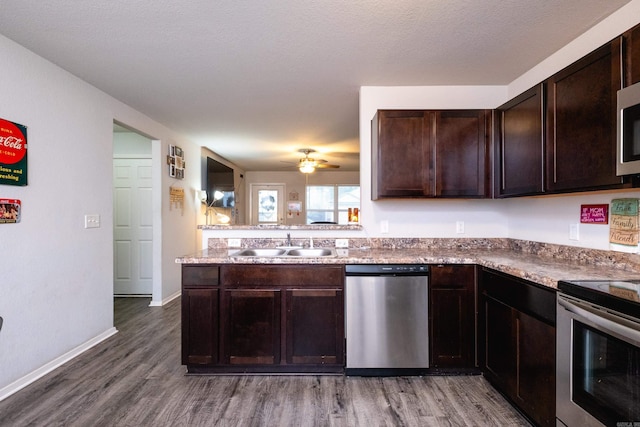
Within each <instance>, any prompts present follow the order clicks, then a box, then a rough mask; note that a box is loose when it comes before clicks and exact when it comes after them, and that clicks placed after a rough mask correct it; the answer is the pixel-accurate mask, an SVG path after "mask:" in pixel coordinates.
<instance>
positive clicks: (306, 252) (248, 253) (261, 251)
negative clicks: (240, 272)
mask: <svg viewBox="0 0 640 427" xmlns="http://www.w3.org/2000/svg"><path fill="white" fill-rule="evenodd" d="M335 254H336V253H335V251H334V250H333V249H331V248H296V249H289V250H286V249H279V248H275V249H273V248H255V249H254V248H252V249H243V250H241V251H239V252H236V253H235V254H233V255H232V256H234V257H307V258H314V257H328V256H334V255H335Z"/></svg>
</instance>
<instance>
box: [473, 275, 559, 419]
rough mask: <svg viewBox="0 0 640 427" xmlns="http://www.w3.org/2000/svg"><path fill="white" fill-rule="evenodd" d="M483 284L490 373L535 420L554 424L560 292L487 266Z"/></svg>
mask: <svg viewBox="0 0 640 427" xmlns="http://www.w3.org/2000/svg"><path fill="white" fill-rule="evenodd" d="M480 289H481V292H480V316H479V317H480V319H481V326H480V328H479V335H480V336H481V338H482V340H481V343H479V344H480V349H481V351H483V356H482V358H483V361H482V363H481V364H482V368H483V373H484V375H485V377H486V378H487V379H488V380H489V381H490V382H491V383H492V384H493V385H494V386H495V387H496V389H498V390H499V391H500V392H502V393H503V394H504V395H505V396H506V397H507V398H509V399H510V400H511V402H512V403H514V404H515V405H516V406H517V407H518V408H519V409H520V410H521V411H522V412H524V413H525V414H526V415H527V416H528V417H529V418H530V419H531V420H532V421H533V422H534V423H535V424H537V425H540V426H553V425H555V424H556V421H555V405H556V393H555V390H556V389H555V387H556V386H555V378H556V376H555V363H556V350H555V347H556V344H555V343H556V328H555V307H556V305H555V304H556V303H555V300H556V295H555V291H554V290H553V289H546V288H542V287H540V286H538V285H535V284H532V283H530V282H527V281H525V280H521V279H517V278H514V277H511V276H508V275H505V274H502V273H496V272H492V271H489V270H486V269H485V270H484V271H483V273H482V278H481V283H480Z"/></svg>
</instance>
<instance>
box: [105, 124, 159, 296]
mask: <svg viewBox="0 0 640 427" xmlns="http://www.w3.org/2000/svg"><path fill="white" fill-rule="evenodd" d="M151 149H152V141H151V140H150V139H149V138H146V137H145V136H142V135H140V134H138V133H136V132H133V131H131V130H129V129H126V128H123V127H120V126H118V125H115V124H114V133H113V251H114V257H113V260H114V261H113V262H114V265H113V293H114V296H127V297H136V296H140V297H146V298H148V297H151V296H152V294H153V270H154V269H153V204H152V200H153V197H152V193H153V191H152V190H153V177H152V153H151V151H152V150H151Z"/></svg>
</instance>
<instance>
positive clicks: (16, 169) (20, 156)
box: [0, 119, 27, 185]
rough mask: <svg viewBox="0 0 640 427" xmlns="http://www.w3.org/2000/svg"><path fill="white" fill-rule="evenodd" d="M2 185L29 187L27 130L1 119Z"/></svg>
mask: <svg viewBox="0 0 640 427" xmlns="http://www.w3.org/2000/svg"><path fill="white" fill-rule="evenodd" d="M0 184H6V185H27V128H26V127H25V126H22V125H19V124H17V123H13V122H10V121H8V120H3V119H0Z"/></svg>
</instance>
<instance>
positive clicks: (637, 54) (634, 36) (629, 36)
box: [623, 25, 640, 86]
mask: <svg viewBox="0 0 640 427" xmlns="http://www.w3.org/2000/svg"><path fill="white" fill-rule="evenodd" d="M623 43H624V45H623V52H624V60H625V61H624V63H625V73H624V75H625V86H630V85H632V84H635V83H638V82H640V25H637V26H635V27H633V28H632V29H630V30H629V31H627V32H625V33H624V35H623Z"/></svg>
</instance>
